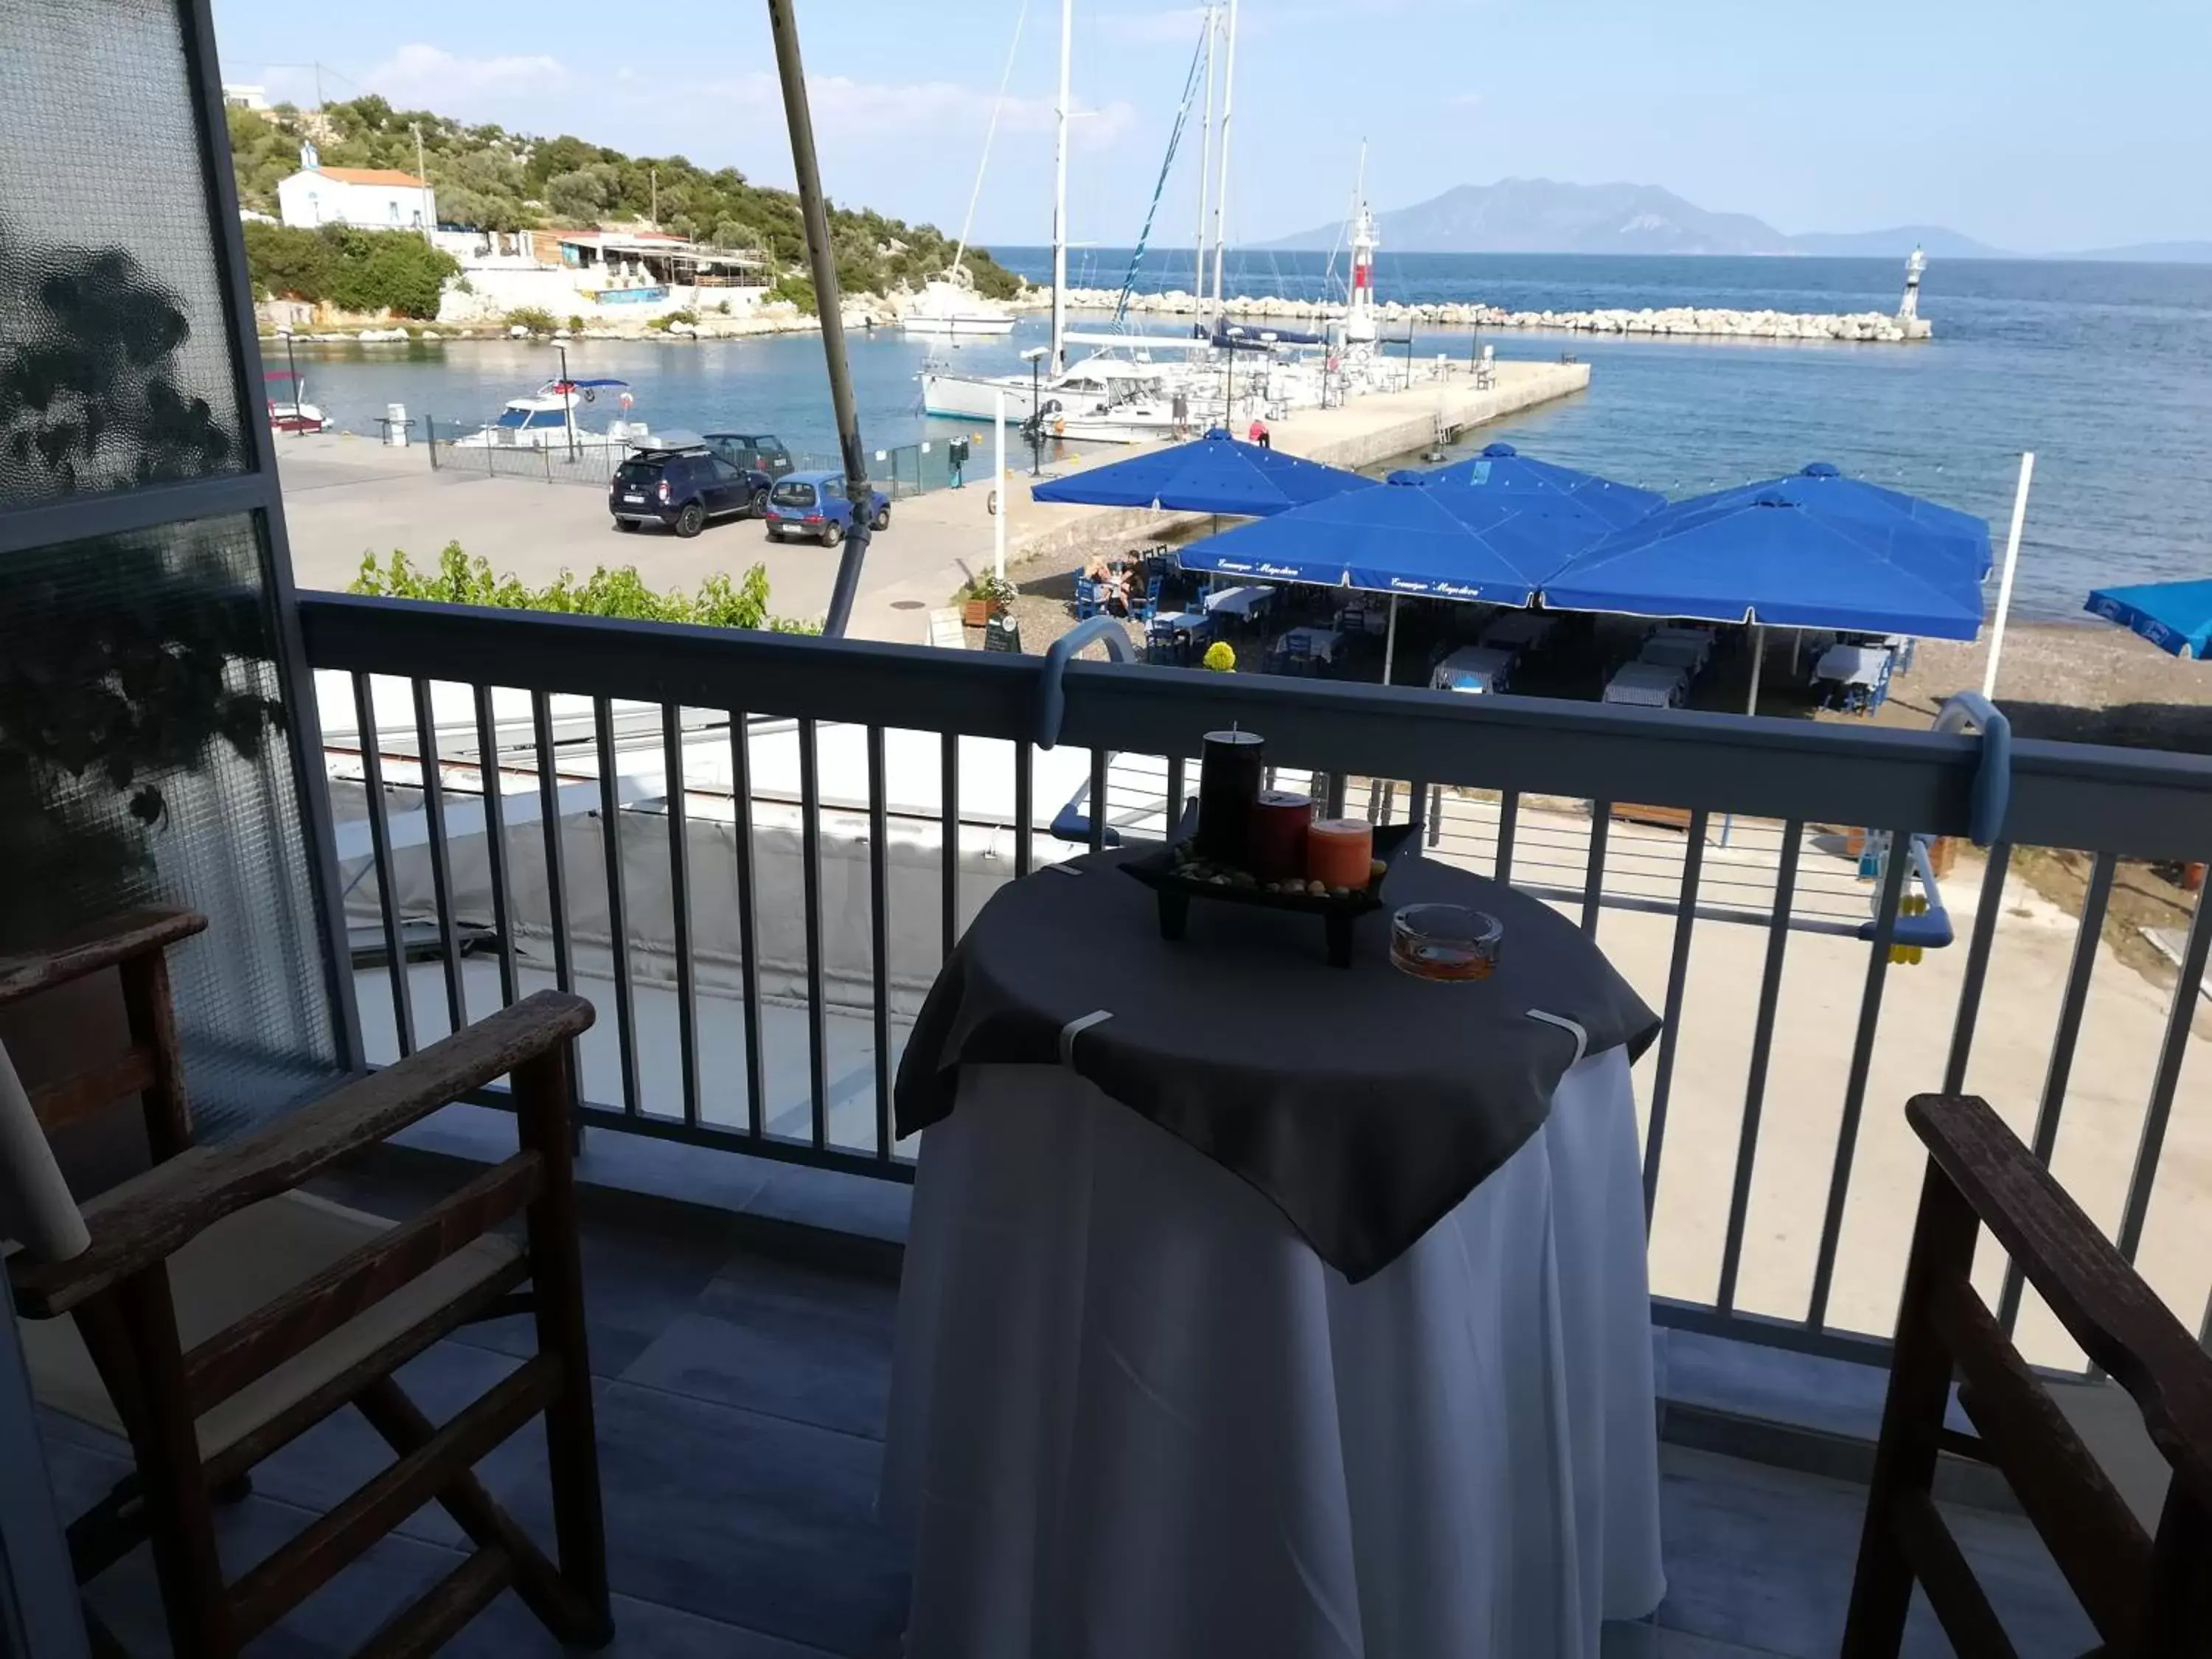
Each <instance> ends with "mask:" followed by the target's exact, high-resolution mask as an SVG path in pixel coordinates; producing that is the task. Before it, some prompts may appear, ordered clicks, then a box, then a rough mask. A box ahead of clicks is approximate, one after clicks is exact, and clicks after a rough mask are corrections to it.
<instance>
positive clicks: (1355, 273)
mask: <svg viewBox="0 0 2212 1659" xmlns="http://www.w3.org/2000/svg"><path fill="white" fill-rule="evenodd" d="M1344 342H1345V343H1346V345H1372V344H1374V343H1375V216H1374V215H1373V214H1371V213H1370V212H1369V211H1368V210H1367V201H1366V198H1365V197H1361V198H1360V203H1359V211H1358V215H1357V216H1355V217H1354V218H1353V220H1352V301H1351V303H1350V304H1349V305H1347V306H1346V307H1345V311H1344Z"/></svg>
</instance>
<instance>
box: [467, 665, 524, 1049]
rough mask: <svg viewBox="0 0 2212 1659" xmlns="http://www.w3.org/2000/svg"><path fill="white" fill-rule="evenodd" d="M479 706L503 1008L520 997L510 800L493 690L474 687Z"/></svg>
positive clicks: (486, 836) (479, 764)
mask: <svg viewBox="0 0 2212 1659" xmlns="http://www.w3.org/2000/svg"><path fill="white" fill-rule="evenodd" d="M471 690H472V691H473V692H474V693H475V697H476V706H477V772H478V775H479V776H481V777H482V778H483V813H484V858H485V860H486V861H487V862H488V863H489V866H490V868H491V925H492V927H493V930H494V931H495V932H496V933H498V934H499V1006H501V1007H502V1008H506V1007H510V1006H513V1002H514V1000H515V994H516V982H515V981H516V978H517V974H516V969H515V960H514V922H513V904H512V901H511V900H510V898H509V897H508V893H507V800H506V797H505V796H504V795H503V794H502V793H501V790H500V787H499V784H500V765H499V751H498V750H497V749H496V747H495V744H494V741H493V722H492V717H491V688H490V687H489V686H488V685H478V686H474V687H471Z"/></svg>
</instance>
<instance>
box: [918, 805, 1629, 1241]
mask: <svg viewBox="0 0 2212 1659" xmlns="http://www.w3.org/2000/svg"><path fill="white" fill-rule="evenodd" d="M1152 850H1153V849H1151V848H1133V849H1123V850H1119V851H1114V852H1107V853H1097V854H1090V855H1089V856H1087V857H1084V858H1079V859H1076V860H1071V861H1070V862H1069V863H1068V864H1066V865H1065V866H1053V867H1050V868H1047V869H1044V870H1040V871H1038V872H1036V873H1034V874H1032V875H1030V876H1029V877H1028V878H1025V879H1024V880H1021V881H1018V882H1014V883H1011V884H1008V885H1007V886H1006V887H1004V888H1002V889H1000V891H999V892H998V893H997V894H995V895H994V896H993V897H992V899H991V900H990V902H988V903H987V904H986V905H985V906H984V907H983V909H982V911H981V914H979V915H977V916H976V918H975V922H974V924H973V925H972V926H971V927H969V930H968V933H967V935H966V937H965V938H963V939H962V940H961V942H960V944H959V946H958V947H957V949H956V950H955V951H954V952H953V954H952V956H951V958H950V959H949V960H947V962H946V963H945V967H944V969H943V970H942V971H941V972H940V973H939V975H938V978H937V982H936V984H935V985H934V986H933V987H932V988H931V991H930V994H929V996H928V998H927V1000H926V1001H925V1002H924V1004H923V1006H922V1010H921V1016H920V1018H918V1020H917V1021H916V1023H915V1029H914V1032H913V1035H912V1036H910V1037H908V1041H907V1045H906V1053H905V1055H904V1057H903V1058H902V1060H901V1061H900V1063H899V1070H898V1083H897V1087H896V1092H895V1097H894V1104H895V1106H896V1117H897V1127H898V1133H899V1134H900V1136H901V1137H902V1138H903V1137H904V1136H907V1135H909V1134H912V1133H915V1132H916V1131H917V1130H921V1129H925V1128H927V1127H929V1126H930V1125H931V1124H933V1123H935V1122H938V1121H940V1120H942V1119H943V1118H945V1116H947V1115H949V1114H950V1113H951V1111H952V1109H953V1107H954V1103H955V1100H956V1097H957V1092H958V1086H959V1071H960V1068H961V1067H962V1066H979V1065H1066V1066H1070V1067H1071V1068H1072V1069H1073V1070H1074V1071H1075V1072H1076V1073H1078V1074H1079V1075H1080V1076H1082V1077H1084V1078H1086V1079H1089V1080H1090V1081H1091V1082H1092V1083H1094V1084H1096V1085H1097V1086H1098V1087H1099V1088H1100V1089H1101V1090H1102V1091H1104V1092H1105V1093H1106V1094H1107V1095H1108V1096H1109V1097H1111V1098H1113V1099H1115V1100H1116V1101H1119V1102H1120V1103H1121V1104H1123V1105H1125V1106H1127V1107H1128V1108H1129V1109H1131V1110H1133V1111H1135V1112H1137V1113H1139V1115H1142V1116H1144V1117H1146V1118H1148V1119H1150V1120H1151V1121H1152V1122H1154V1123H1156V1124H1158V1126H1159V1127H1162V1128H1164V1129H1165V1130H1167V1131H1168V1132H1169V1133H1171V1134H1175V1135H1176V1136H1179V1137H1180V1138H1181V1139H1183V1140H1185V1141H1187V1142H1188V1143H1189V1144H1190V1145H1191V1146H1194V1147H1195V1148H1197V1149H1198V1151H1200V1152H1203V1153H1205V1154H1206V1157H1208V1158H1212V1159H1213V1160H1214V1161H1215V1162H1216V1163H1218V1164H1221V1165H1223V1166H1224V1167H1225V1168H1226V1169H1228V1170H1231V1172H1233V1173H1234V1174H1236V1175H1237V1176H1239V1177H1241V1178H1242V1179H1243V1180H1244V1181H1246V1182H1249V1183H1250V1184H1251V1185H1252V1186H1253V1187H1255V1188H1257V1189H1258V1190H1259V1191H1260V1192H1261V1193H1262V1194H1265V1195H1266V1196H1267V1198H1268V1199H1269V1200H1271V1201H1273V1203H1274V1204H1275V1205H1276V1206H1277V1207H1279V1209H1280V1210H1281V1211H1282V1212H1283V1213H1284V1215H1285V1217H1287V1218H1289V1220H1290V1223H1291V1226H1293V1227H1294V1228H1296V1229H1297V1231H1298V1233H1299V1234H1300V1235H1301V1236H1302V1237H1304V1238H1305V1240H1306V1241H1307V1242H1308V1243H1310V1244H1311V1245H1312V1246H1313V1248H1314V1250H1315V1252H1316V1254H1317V1255H1320V1257H1321V1258H1322V1260H1323V1261H1326V1262H1328V1264H1329V1265H1330V1266H1332V1267H1335V1268H1337V1269H1338V1270H1339V1271H1340V1272H1341V1273H1343V1274H1344V1275H1345V1277H1346V1279H1349V1280H1351V1281H1352V1282H1353V1283H1358V1281H1359V1280H1361V1279H1366V1278H1368V1277H1369V1276H1370V1275H1371V1274H1373V1273H1376V1272H1378V1271H1380V1270H1381V1269H1382V1268H1383V1267H1387V1266H1389V1263H1390V1262H1391V1261H1394V1260H1395V1259H1396V1258H1397V1256H1398V1255H1400V1254H1401V1253H1402V1252H1403V1251H1405V1250H1406V1249H1408V1248H1409V1247H1410V1246H1411V1245H1412V1244H1413V1243H1414V1242H1415V1241H1416V1240H1417V1239H1419V1237H1421V1236H1422V1234H1424V1233H1425V1232H1426V1231H1428V1230H1429V1228H1430V1227H1431V1226H1432V1225H1435V1223H1436V1222H1437V1220H1439V1219H1440V1218H1442V1217H1443V1216H1444V1215H1445V1214H1447V1213H1448V1212H1450V1211H1451V1210H1452V1209H1453V1208H1454V1207H1455V1206H1457V1205H1458V1204H1459V1203H1460V1201H1461V1200H1463V1199H1464V1198H1466V1196H1467V1195H1468V1194H1469V1193H1470V1192H1472V1191H1474V1188H1475V1187H1476V1186H1477V1185H1478V1184H1479V1183H1480V1182H1481V1181H1482V1180H1483V1179H1484V1177H1486V1176H1488V1175H1489V1174H1490V1173H1491V1171H1492V1170H1495V1169H1497V1168H1498V1166H1499V1165H1500V1164H1503V1163H1504V1162H1505V1160H1506V1159H1507V1158H1510V1157H1511V1156H1512V1155H1513V1153H1514V1152H1516V1151H1517V1150H1518V1149H1519V1148H1520V1146H1522V1143H1523V1142H1524V1141H1526V1140H1527V1139H1528V1138H1529V1136H1530V1135H1532V1134H1534V1133H1535V1132H1536V1130H1537V1129H1538V1128H1539V1127H1541V1125H1542V1124H1543V1122H1544V1120H1545V1118H1546V1116H1547V1115H1548V1113H1549V1112H1550V1110H1551V1104H1552V1095H1553V1090H1554V1089H1555V1088H1556V1087H1557V1086H1558V1085H1559V1079H1560V1078H1561V1076H1562V1075H1564V1074H1565V1072H1566V1070H1567V1068H1568V1067H1569V1066H1571V1065H1573V1064H1574V1063H1575V1062H1576V1061H1577V1060H1580V1059H1581V1058H1582V1057H1583V1055H1584V1054H1598V1053H1601V1052H1602V1051H1604V1050H1605V1049H1607V1048H1613V1047H1615V1046H1616V1045H1625V1046H1626V1048H1627V1050H1628V1054H1629V1057H1630V1058H1631V1059H1632V1060H1633V1059H1635V1058H1637V1057H1638V1056H1639V1055H1641V1054H1643V1052H1644V1049H1646V1048H1649V1047H1650V1044H1651V1042H1652V1040H1653V1039H1654V1038H1655V1037H1656V1036H1658V1033H1659V1027H1660V1021H1659V1018H1658V1017H1657V1016H1656V1014H1654V1013H1653V1012H1651V1010H1650V1008H1649V1007H1647V1006H1645V1005H1644V1001H1643V1000H1642V999H1641V998H1639V997H1638V995H1637V994H1636V993H1635V992H1634V991H1633V990H1632V989H1631V988H1630V987H1629V985H1628V983H1627V981H1626V980H1624V979H1622V978H1621V976H1620V975H1619V974H1618V973H1617V972H1615V971H1614V969H1613V964H1612V963H1609V962H1607V960H1606V958H1605V957H1604V956H1603V955H1602V954H1601V952H1600V951H1599V950H1598V949H1597V947H1596V945H1595V944H1593V943H1592V942H1591V941H1590V939H1589V938H1588V937H1587V936H1586V935H1584V934H1583V933H1582V932H1581V931H1580V930H1579V929H1577V927H1575V926H1574V925H1573V924H1572V923H1571V922H1570V921H1567V920H1566V919H1565V917H1564V916H1562V915H1559V914H1558V913H1557V912H1556V911H1554V910H1553V909H1552V908H1550V907H1549V906H1547V905H1545V904H1543V903H1541V902H1539V901H1537V900H1535V899H1533V898H1530V897H1528V896H1525V895H1523V894H1521V893H1516V892H1515V891H1513V890H1511V889H1510V888H1508V887H1504V886H1501V885H1500V884H1498V883H1496V882H1494V881H1491V880H1488V879H1486V878H1483V877H1480V876H1477V875H1474V874H1471V873H1469V872H1466V871H1463V870H1458V869H1454V868H1452V867H1450V866H1446V865H1442V864H1436V863H1431V862H1430V861H1429V860H1425V859H1407V860H1403V861H1402V862H1401V863H1400V864H1399V866H1397V868H1396V869H1395V871H1394V872H1392V875H1391V878H1390V881H1389V887H1388V889H1387V890H1386V901H1387V902H1386V906H1385V908H1383V909H1382V910H1379V911H1376V912H1375V913H1374V914H1372V915H1368V916H1365V917H1363V918H1362V919H1361V920H1360V921H1358V924H1357V927H1356V942H1355V945H1354V949H1353V959H1352V967H1350V968H1349V969H1339V968H1332V967H1331V966H1329V965H1328V961H1327V957H1326V954H1325V950H1324V941H1323V938H1322V923H1321V922H1320V921H1319V920H1318V919H1317V918H1315V917H1312V916H1304V915H1288V914H1284V913H1280V912H1275V911H1267V910H1260V909H1255V908H1246V907H1243V906H1237V905H1226V904H1206V903H1205V902H1197V903H1194V905H1193V906H1192V908H1191V915H1190V921H1189V928H1188V933H1187V934H1186V935H1185V937H1184V938H1183V939H1182V940H1180V941H1176V942H1170V941H1169V940H1166V939H1162V938H1161V937H1160V934H1159V927H1158V920H1157V912H1156V908H1155V902H1154V898H1153V895H1152V892H1151V891H1150V890H1148V889H1146V887H1144V886H1143V885H1142V884H1139V883H1138V882H1136V881H1134V880H1133V879H1131V878H1129V877H1127V876H1126V875H1123V874H1122V873H1121V872H1120V871H1119V870H1117V869H1116V868H1115V866H1116V865H1118V864H1120V863H1121V862H1123V861H1125V860H1128V859H1132V858H1139V857H1143V856H1145V855H1146V853H1147V852H1149V851H1152ZM1419 902H1436V903H1450V904H1464V905H1468V906H1472V907H1473V908H1477V909H1481V910H1486V911H1488V912H1489V913H1490V914H1491V915H1494V916H1496V917H1497V918H1498V920H1499V921H1501V922H1502V923H1504V930H1505V931H1504V942H1503V948H1502V953H1501V957H1500V961H1499V965H1498V971H1497V972H1496V973H1495V974H1493V975H1492V976H1491V977H1490V978H1489V979H1487V980H1482V981H1469V982H1455V983H1441V982H1435V981H1425V980H1419V979H1414V978H1413V977H1412V976H1410V975H1406V974H1403V973H1401V972H1400V971H1398V970H1397V969H1395V968H1394V967H1392V966H1391V964H1390V959H1389V929H1390V912H1391V910H1392V909H1394V908H1398V907H1400V906H1402V905H1406V904H1411V903H1419Z"/></svg>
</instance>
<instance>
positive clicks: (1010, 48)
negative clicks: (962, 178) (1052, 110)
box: [952, 0, 1030, 271]
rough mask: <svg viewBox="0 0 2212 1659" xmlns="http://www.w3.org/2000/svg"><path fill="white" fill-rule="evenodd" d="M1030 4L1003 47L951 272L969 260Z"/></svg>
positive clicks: (1016, 19) (1025, 2)
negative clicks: (1002, 63) (988, 121)
mask: <svg viewBox="0 0 2212 1659" xmlns="http://www.w3.org/2000/svg"><path fill="white" fill-rule="evenodd" d="M1029 15H1030V0H1022V4H1021V9H1020V10H1019V11H1017V12H1016V13H1015V14H1014V38H1013V40H1012V41H1011V42H1010V43H1009V44H1008V45H1007V47H1006V68H1005V69H1003V70H1000V72H999V95H998V97H997V98H996V99H995V100H993V102H992V105H991V125H989V126H988V127H987V128H986V129H985V130H984V132H983V155H982V159H981V161H977V162H976V163H975V189H973V190H971V191H969V192H968V216H967V217H965V218H964V219H963V220H961V222H960V246H958V247H957V248H955V249H954V250H953V251H952V269H953V270H956V271H957V270H959V269H960V265H961V262H962V261H963V259H965V258H967V257H968V233H969V231H970V230H972V229H974V228H975V204H976V203H978V202H980V201H981V200H982V199H983V174H984V172H985V170H986V169H987V168H988V167H990V165H991V141H992V140H993V139H994V138H996V137H998V136H999V112H1000V111H1001V110H1003V109H1004V108H1006V84H1007V82H1010V81H1012V79H1013V78H1014V54H1015V53H1017V52H1019V51H1020V50H1021V48H1022V25H1023V24H1024V23H1025V22H1027V21H1029Z"/></svg>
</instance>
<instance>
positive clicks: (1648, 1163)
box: [1644, 810, 1705, 1238]
mask: <svg viewBox="0 0 2212 1659" xmlns="http://www.w3.org/2000/svg"><path fill="white" fill-rule="evenodd" d="M1704 862H1705V813H1704V811H1702V810H1700V811H1696V812H1692V814H1691V815H1690V844H1689V847H1688V849H1687V851H1686V854H1685V856H1684V858H1683V861H1682V897H1681V902H1680V906H1679V907H1678V908H1677V909H1676V911H1675V913H1674V951H1673V953H1672V955H1671V957H1669V959H1668V967H1667V999H1666V1002H1667V1006H1666V1012H1665V1013H1664V1014H1663V1015H1662V1018H1663V1019H1664V1020H1665V1022H1666V1023H1665V1024H1663V1025H1662V1026H1661V1027H1660V1030H1659V1064H1658V1069H1657V1071H1656V1073H1655V1074H1654V1075H1653V1078H1652V1082H1651V1115H1650V1127H1649V1128H1648V1129H1646V1131H1645V1133H1644V1237H1647V1238H1648V1237H1650V1234H1651V1212H1652V1210H1653V1208H1654V1207H1655V1206H1656V1205H1657V1203H1658V1200H1659V1156H1660V1152H1661V1151H1662V1149H1663V1148H1664V1147H1665V1146H1666V1144H1667V1103H1668V1096H1669V1095H1670V1094H1671V1093H1672V1091H1673V1088H1674V1051H1675V1048H1676V1047H1677V1046H1678V1044H1679V1043H1680V1040H1681V1027H1682V995H1683V993H1684V991H1685V990H1686V988H1687V981H1688V980H1689V976H1690V938H1691V933H1692V930H1693V929H1694V927H1696V924H1697V909H1698V874H1699V868H1700V866H1702V865H1703V864H1704Z"/></svg>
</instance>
